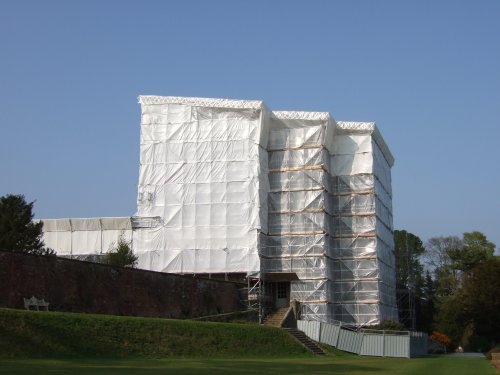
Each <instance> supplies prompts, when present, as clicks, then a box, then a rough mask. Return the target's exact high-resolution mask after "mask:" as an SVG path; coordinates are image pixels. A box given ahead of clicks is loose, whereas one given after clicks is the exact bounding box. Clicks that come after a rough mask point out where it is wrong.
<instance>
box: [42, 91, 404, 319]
mask: <svg viewBox="0 0 500 375" xmlns="http://www.w3.org/2000/svg"><path fill="white" fill-rule="evenodd" d="M139 102H140V104H141V144H140V172H139V185H138V197H137V213H136V215H135V216H134V217H133V218H131V227H132V231H131V232H132V234H131V236H132V244H133V249H134V252H135V253H136V254H137V255H138V256H139V264H138V266H139V267H140V268H144V269H148V270H154V271H161V272H170V273H182V274H233V273H234V274H236V273H241V274H246V275H247V276H249V277H250V276H251V277H254V278H255V277H256V278H258V279H259V280H260V281H261V283H263V286H264V287H263V288H262V290H263V291H264V292H265V295H263V296H261V297H259V298H261V300H262V301H267V302H268V304H271V305H275V306H279V305H280V304H283V303H287V300H288V301H290V300H297V301H299V302H300V305H301V315H302V319H307V320H317V321H323V322H332V321H341V322H343V323H345V324H352V325H367V324H368V325H370V324H377V323H379V322H380V321H381V320H384V319H396V320H397V309H396V292H395V264H394V263H395V260H394V249H393V247H394V245H393V234H392V231H393V225H392V191H391V167H392V165H393V163H394V159H393V157H392V155H391V153H390V151H389V149H388V147H387V145H386V144H385V142H384V140H383V138H382V136H381V135H380V132H379V131H378V129H377V127H376V125H375V124H374V123H360V122H336V121H335V120H334V119H333V118H332V117H331V116H330V114H329V113H326V112H272V111H271V110H269V109H268V108H267V107H266V106H265V105H264V103H263V102H261V101H238V100H227V99H202V98H179V97H161V96H141V97H139ZM127 233H128V232H127ZM48 236H49V237H50V236H52V234H48ZM45 237H46V238H47V232H46V233H45ZM51 240H52V237H51ZM56 250H58V249H57V248H56ZM101 251H102V246H101ZM79 252H80V253H81V250H79Z"/></svg>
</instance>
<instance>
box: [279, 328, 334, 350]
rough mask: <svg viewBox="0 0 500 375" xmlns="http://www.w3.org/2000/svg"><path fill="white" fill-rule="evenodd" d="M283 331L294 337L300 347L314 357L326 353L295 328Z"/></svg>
mask: <svg viewBox="0 0 500 375" xmlns="http://www.w3.org/2000/svg"><path fill="white" fill-rule="evenodd" d="M283 330H284V331H286V332H288V333H289V334H290V335H292V336H293V337H295V339H297V340H298V341H300V343H301V344H302V345H304V346H305V347H306V348H307V349H309V350H310V351H311V352H313V353H314V354H316V355H325V354H326V353H325V352H324V351H323V350H322V349H321V348H320V347H319V346H318V345H316V343H315V342H314V341H312V340H311V339H310V338H309V337H307V336H306V335H305V334H304V332H302V331H299V330H298V329H295V328H283Z"/></svg>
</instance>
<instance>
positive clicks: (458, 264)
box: [448, 232, 495, 272]
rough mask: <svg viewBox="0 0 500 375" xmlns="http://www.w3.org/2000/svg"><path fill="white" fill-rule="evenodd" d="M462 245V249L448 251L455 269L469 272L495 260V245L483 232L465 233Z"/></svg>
mask: <svg viewBox="0 0 500 375" xmlns="http://www.w3.org/2000/svg"><path fill="white" fill-rule="evenodd" d="M462 243H463V246H462V247H459V248H451V249H449V250H448V255H449V257H450V260H451V267H452V268H453V269H456V270H459V271H463V272H469V271H471V270H472V269H473V268H474V267H476V266H478V265H479V264H481V263H484V262H485V261H487V260H489V259H492V258H493V254H494V252H495V244H494V243H492V242H490V241H488V239H487V238H486V236H485V235H484V234H483V233H481V232H470V233H464V238H463V241H462Z"/></svg>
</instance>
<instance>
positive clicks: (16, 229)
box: [0, 194, 55, 255]
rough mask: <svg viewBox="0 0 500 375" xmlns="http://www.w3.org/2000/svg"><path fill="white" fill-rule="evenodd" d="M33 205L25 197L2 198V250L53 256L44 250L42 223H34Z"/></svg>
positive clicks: (0, 244)
mask: <svg viewBox="0 0 500 375" xmlns="http://www.w3.org/2000/svg"><path fill="white" fill-rule="evenodd" d="M33 204H34V202H31V203H27V202H26V200H25V198H24V196H23V195H12V194H8V195H5V196H2V197H0V249H3V250H8V251H15V252H21V253H26V254H35V255H53V254H55V253H54V251H53V250H51V249H46V248H44V243H43V240H42V227H43V223H42V222H38V223H37V222H34V221H33Z"/></svg>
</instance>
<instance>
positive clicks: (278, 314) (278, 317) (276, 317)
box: [263, 307, 289, 327]
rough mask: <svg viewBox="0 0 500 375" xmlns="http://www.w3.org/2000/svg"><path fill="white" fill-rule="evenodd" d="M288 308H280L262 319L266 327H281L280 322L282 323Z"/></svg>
mask: <svg viewBox="0 0 500 375" xmlns="http://www.w3.org/2000/svg"><path fill="white" fill-rule="evenodd" d="M288 309H289V308H288V307H282V308H280V309H278V310H276V311H274V312H273V313H271V314H269V315H267V316H266V317H265V319H264V322H263V323H264V324H266V325H268V326H275V327H281V322H282V321H283V318H284V317H285V315H286V313H287V311H288Z"/></svg>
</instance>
